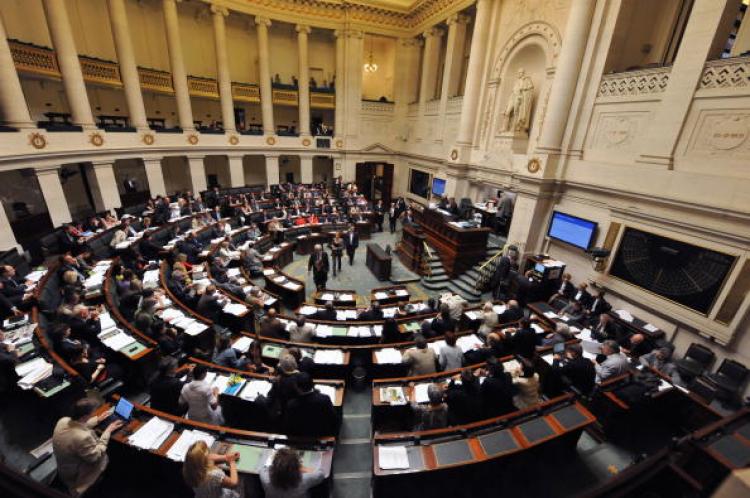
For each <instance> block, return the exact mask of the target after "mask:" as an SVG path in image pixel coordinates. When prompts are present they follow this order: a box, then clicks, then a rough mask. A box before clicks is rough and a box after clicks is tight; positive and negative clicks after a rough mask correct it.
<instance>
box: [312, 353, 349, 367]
mask: <svg viewBox="0 0 750 498" xmlns="http://www.w3.org/2000/svg"><path fill="white" fill-rule="evenodd" d="M313 361H315V363H322V364H326V365H341V364H343V363H344V353H343V351H341V350H340V349H318V350H317V351H315V354H314V355H313Z"/></svg>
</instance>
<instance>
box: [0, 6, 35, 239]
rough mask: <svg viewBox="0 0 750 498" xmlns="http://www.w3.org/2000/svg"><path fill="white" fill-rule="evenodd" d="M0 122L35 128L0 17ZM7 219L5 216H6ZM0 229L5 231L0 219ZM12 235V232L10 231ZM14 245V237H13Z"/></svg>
mask: <svg viewBox="0 0 750 498" xmlns="http://www.w3.org/2000/svg"><path fill="white" fill-rule="evenodd" d="M0 122H2V123H3V124H5V125H6V126H12V127H14V128H35V127H36V124H35V123H34V122H33V121H32V120H31V114H30V113H29V106H28V105H27V104H26V98H25V97H24V95H23V89H22V88H21V80H19V79H18V73H17V72H16V65H15V63H14V62H13V55H12V54H11V52H10V45H8V34H7V33H6V31H5V25H4V24H3V20H2V18H1V17H0ZM6 221H7V218H6ZM0 231H3V232H4V231H5V228H4V227H3V226H2V220H1V219H0ZM10 236H11V237H12V236H13V232H10ZM0 240H2V239H0ZM13 240H14V242H13V244H14V245H15V238H14V239H13Z"/></svg>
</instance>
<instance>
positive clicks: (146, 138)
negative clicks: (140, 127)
mask: <svg viewBox="0 0 750 498" xmlns="http://www.w3.org/2000/svg"><path fill="white" fill-rule="evenodd" d="M141 141H142V142H143V143H144V144H146V145H153V144H154V142H155V141H156V138H155V137H154V135H153V134H151V133H144V134H143V138H141Z"/></svg>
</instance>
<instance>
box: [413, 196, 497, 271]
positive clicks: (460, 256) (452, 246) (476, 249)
mask: <svg viewBox="0 0 750 498" xmlns="http://www.w3.org/2000/svg"><path fill="white" fill-rule="evenodd" d="M412 213H413V215H414V221H416V222H417V223H418V224H419V225H420V228H421V229H422V231H423V232H424V236H425V237H426V238H427V242H428V243H429V244H430V245H431V246H433V247H434V248H435V249H437V252H438V254H439V256H440V260H441V261H442V262H443V267H444V268H445V273H446V274H448V275H449V276H450V277H452V278H455V277H457V276H458V275H460V274H462V273H464V272H465V271H467V270H469V269H470V268H471V267H473V266H474V265H475V264H477V263H479V262H480V261H482V260H483V259H484V258H485V257H486V256H487V238H488V237H489V234H490V232H492V230H490V229H489V228H461V227H460V226H457V225H456V224H454V222H453V219H452V218H453V217H452V216H450V215H448V216H446V215H444V214H442V213H441V212H439V211H437V210H435V209H430V208H426V207H424V206H421V205H412ZM404 233H406V229H404Z"/></svg>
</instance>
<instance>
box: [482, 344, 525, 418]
mask: <svg viewBox="0 0 750 498" xmlns="http://www.w3.org/2000/svg"><path fill="white" fill-rule="evenodd" d="M514 394H515V389H514V387H513V380H512V379H511V378H510V374H509V373H507V372H505V369H504V368H503V364H502V363H501V362H499V361H497V359H495V358H491V359H489V360H487V378H486V379H484V382H482V385H481V386H480V388H479V395H480V398H481V400H482V413H483V416H484V417H485V418H491V417H497V416H500V415H505V414H506V413H511V412H514V411H516V407H515V406H514V405H513V395H514Z"/></svg>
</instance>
